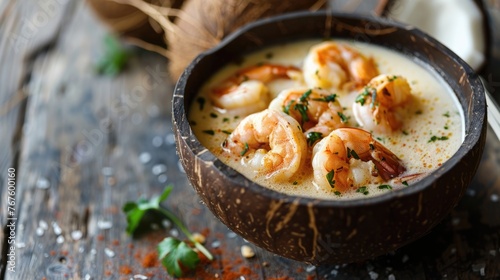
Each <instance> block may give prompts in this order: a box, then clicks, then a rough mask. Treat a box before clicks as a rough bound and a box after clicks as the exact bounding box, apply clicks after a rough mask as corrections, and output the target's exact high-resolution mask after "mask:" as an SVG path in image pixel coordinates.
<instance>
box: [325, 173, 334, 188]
mask: <svg viewBox="0 0 500 280" xmlns="http://www.w3.org/2000/svg"><path fill="white" fill-rule="evenodd" d="M334 176H335V170H333V169H332V170H331V171H330V172H328V173H327V174H326V180H327V181H328V184H330V187H332V188H334V187H335V180H334V179H333V177H334Z"/></svg>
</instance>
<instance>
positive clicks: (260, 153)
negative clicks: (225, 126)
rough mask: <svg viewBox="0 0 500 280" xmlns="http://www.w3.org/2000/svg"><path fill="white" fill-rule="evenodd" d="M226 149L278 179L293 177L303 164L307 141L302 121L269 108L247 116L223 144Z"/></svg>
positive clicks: (275, 179)
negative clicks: (302, 128)
mask: <svg viewBox="0 0 500 280" xmlns="http://www.w3.org/2000/svg"><path fill="white" fill-rule="evenodd" d="M222 148H223V150H224V152H226V153H230V154H233V155H237V156H241V157H242V163H243V164H245V165H248V166H249V167H250V168H254V169H255V172H256V173H257V174H258V175H265V176H266V178H267V179H270V180H273V181H275V182H280V181H285V180H288V179H290V178H291V177H292V176H293V175H295V174H296V173H297V171H299V170H300V168H301V167H302V166H303V164H304V161H305V158H306V154H307V144H306V140H305V138H304V136H303V135H302V130H301V128H300V125H299V123H298V122H297V121H296V120H295V119H293V118H292V117H290V116H288V115H287V114H285V113H283V112H280V111H276V110H270V109H266V110H264V111H262V112H259V113H255V114H252V115H249V116H247V117H246V118H244V119H243V120H242V121H241V122H240V123H239V124H238V126H237V127H236V129H235V130H234V131H233V132H232V133H231V134H230V135H229V137H228V138H227V139H226V140H225V141H224V143H223V144H222Z"/></svg>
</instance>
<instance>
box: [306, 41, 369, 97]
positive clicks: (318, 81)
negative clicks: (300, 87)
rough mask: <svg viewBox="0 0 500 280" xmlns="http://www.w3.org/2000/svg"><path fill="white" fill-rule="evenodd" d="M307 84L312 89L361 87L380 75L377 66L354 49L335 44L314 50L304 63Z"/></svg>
mask: <svg viewBox="0 0 500 280" xmlns="http://www.w3.org/2000/svg"><path fill="white" fill-rule="evenodd" d="M303 70H304V80H305V82H306V84H307V85H308V86H310V87H320V88H326V89H343V88H344V87H345V86H349V85H350V86H354V87H359V86H362V85H365V84H366V83H368V81H370V79H371V78H373V77H375V76H376V75H378V70H377V67H376V66H375V62H374V61H373V59H371V58H366V57H365V56H363V55H362V54H361V53H359V52H358V51H356V50H355V49H353V48H351V47H349V46H347V45H345V44H337V43H334V42H323V43H320V44H318V45H315V46H313V47H312V48H311V50H310V51H309V53H308V54H307V56H306V58H305V60H304V67H303Z"/></svg>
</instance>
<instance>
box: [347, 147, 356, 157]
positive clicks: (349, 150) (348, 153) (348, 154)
mask: <svg viewBox="0 0 500 280" xmlns="http://www.w3.org/2000/svg"><path fill="white" fill-rule="evenodd" d="M351 157H353V158H354V159H359V156H358V154H357V153H356V152H355V151H354V150H351V149H349V148H347V158H351Z"/></svg>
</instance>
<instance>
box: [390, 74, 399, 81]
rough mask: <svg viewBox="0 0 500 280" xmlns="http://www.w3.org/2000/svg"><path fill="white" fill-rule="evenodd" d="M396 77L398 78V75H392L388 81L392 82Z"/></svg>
mask: <svg viewBox="0 0 500 280" xmlns="http://www.w3.org/2000/svg"><path fill="white" fill-rule="evenodd" d="M397 78H398V76H396V75H394V76H392V77H391V78H389V82H392V81H394V80H396V79H397Z"/></svg>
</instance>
